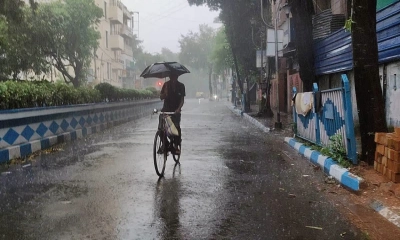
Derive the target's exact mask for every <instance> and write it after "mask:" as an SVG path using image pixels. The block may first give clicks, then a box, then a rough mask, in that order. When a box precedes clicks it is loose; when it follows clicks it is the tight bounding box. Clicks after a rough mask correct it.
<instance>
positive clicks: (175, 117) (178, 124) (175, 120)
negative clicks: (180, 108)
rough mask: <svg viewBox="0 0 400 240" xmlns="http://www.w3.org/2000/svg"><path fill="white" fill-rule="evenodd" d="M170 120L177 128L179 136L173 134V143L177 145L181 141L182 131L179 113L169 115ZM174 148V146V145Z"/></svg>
mask: <svg viewBox="0 0 400 240" xmlns="http://www.w3.org/2000/svg"><path fill="white" fill-rule="evenodd" d="M171 119H172V122H173V123H174V125H175V127H176V129H177V130H178V133H179V136H175V139H174V140H175V143H176V144H177V145H178V144H180V143H181V141H182V132H181V114H175V115H172V117H171ZM175 148H176V146H175Z"/></svg>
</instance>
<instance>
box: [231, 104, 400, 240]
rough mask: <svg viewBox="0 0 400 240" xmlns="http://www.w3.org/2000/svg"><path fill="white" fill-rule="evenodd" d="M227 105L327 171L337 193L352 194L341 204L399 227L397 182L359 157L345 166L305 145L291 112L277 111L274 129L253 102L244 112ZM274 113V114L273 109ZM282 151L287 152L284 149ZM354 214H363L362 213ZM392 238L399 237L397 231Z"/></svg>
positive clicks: (269, 120)
mask: <svg viewBox="0 0 400 240" xmlns="http://www.w3.org/2000/svg"><path fill="white" fill-rule="evenodd" d="M227 107H228V108H229V109H230V110H231V111H232V112H234V113H235V114H236V115H240V116H242V117H243V118H244V119H245V120H247V121H249V122H250V123H252V124H253V125H254V126H256V127H258V128H259V129H260V130H262V131H264V132H270V131H278V132H279V133H280V137H281V139H282V141H283V142H285V143H287V144H288V145H289V146H291V147H292V149H293V151H294V152H297V153H298V154H297V155H298V156H295V157H293V156H292V158H296V159H297V160H299V161H302V160H308V161H310V163H311V164H313V166H314V167H315V168H318V169H321V171H323V172H324V173H325V174H326V175H327V179H326V181H327V182H328V181H335V182H337V183H339V184H340V186H341V187H344V190H345V191H342V192H341V193H342V194H349V195H350V196H351V197H352V200H353V203H348V202H344V203H343V208H347V207H349V206H350V205H352V204H353V205H354V204H363V205H364V206H366V207H367V208H369V210H373V211H375V212H376V213H378V214H379V215H381V216H382V217H384V218H385V219H386V220H387V221H388V222H390V223H392V224H393V226H395V228H398V229H400V184H399V183H393V182H391V181H390V180H388V179H386V178H385V177H384V176H382V175H381V174H380V173H378V172H376V171H375V170H374V169H373V166H368V165H367V164H366V163H365V162H362V161H361V163H360V165H358V166H354V167H351V168H349V169H346V168H343V167H341V166H340V165H338V164H337V163H336V161H335V159H332V158H329V157H327V156H324V155H322V154H321V153H319V152H318V151H315V150H312V149H310V148H308V147H307V146H305V145H304V144H302V143H301V142H300V141H298V140H297V139H296V138H295V137H294V134H293V132H292V129H291V126H292V125H291V123H292V116H291V114H286V113H281V121H282V125H283V128H282V130H276V129H274V128H273V126H274V123H275V118H266V117H259V116H257V109H258V106H257V105H252V106H251V111H250V112H248V113H244V112H243V111H242V110H241V108H240V106H239V107H235V106H232V105H231V104H230V103H227ZM274 114H275V116H276V112H274ZM283 153H284V154H286V155H287V153H285V151H283ZM299 155H301V157H299ZM288 157H289V156H288ZM333 179H334V180H333ZM335 193H336V192H335ZM348 212H351V210H350V209H348ZM358 212H360V211H358ZM358 212H357V211H353V212H352V214H353V215H358ZM361 212H362V211H361ZM358 217H361V218H362V217H364V218H365V215H364V216H358ZM393 239H400V235H398V236H396V237H395V238H393Z"/></svg>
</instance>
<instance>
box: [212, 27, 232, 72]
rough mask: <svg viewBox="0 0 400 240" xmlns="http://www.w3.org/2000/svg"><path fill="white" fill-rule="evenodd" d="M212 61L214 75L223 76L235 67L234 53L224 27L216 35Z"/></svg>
mask: <svg viewBox="0 0 400 240" xmlns="http://www.w3.org/2000/svg"><path fill="white" fill-rule="evenodd" d="M211 60H212V62H213V63H214V73H216V74H222V73H223V72H224V70H226V69H227V68H231V67H232V66H233V59H232V51H231V47H230V45H229V42H228V40H227V38H226V33H225V28H224V27H222V28H220V29H219V30H218V31H217V33H216V36H215V45H214V49H213V51H212V54H211Z"/></svg>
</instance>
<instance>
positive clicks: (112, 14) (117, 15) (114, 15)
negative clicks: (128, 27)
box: [109, 0, 124, 24]
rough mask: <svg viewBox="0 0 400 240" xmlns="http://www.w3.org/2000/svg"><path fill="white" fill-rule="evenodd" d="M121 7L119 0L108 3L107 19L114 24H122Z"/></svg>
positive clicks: (122, 13)
mask: <svg viewBox="0 0 400 240" xmlns="http://www.w3.org/2000/svg"><path fill="white" fill-rule="evenodd" d="M123 9H124V8H123V5H122V3H121V1H119V0H111V1H110V9H109V18H110V21H111V22H114V23H120V24H123V23H124V11H123Z"/></svg>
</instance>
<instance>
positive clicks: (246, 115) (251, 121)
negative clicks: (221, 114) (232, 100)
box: [227, 106, 270, 133]
mask: <svg viewBox="0 0 400 240" xmlns="http://www.w3.org/2000/svg"><path fill="white" fill-rule="evenodd" d="M227 107H228V108H229V109H230V110H231V111H232V112H233V113H235V114H236V115H238V116H241V117H242V118H244V119H246V120H247V121H249V122H250V123H252V124H253V125H255V126H256V127H258V128H259V129H261V130H263V131H264V132H266V133H268V132H270V128H268V127H266V126H264V125H263V124H262V123H260V122H259V121H257V120H256V119H254V118H252V117H251V116H250V115H249V114H247V113H244V112H242V111H241V110H240V109H237V108H235V107H234V106H227Z"/></svg>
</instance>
